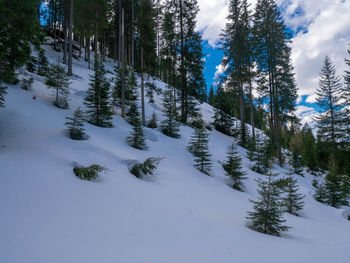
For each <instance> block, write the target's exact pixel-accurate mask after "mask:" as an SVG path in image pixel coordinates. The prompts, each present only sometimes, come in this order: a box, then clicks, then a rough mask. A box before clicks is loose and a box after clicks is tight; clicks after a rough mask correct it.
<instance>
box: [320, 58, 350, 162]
mask: <svg viewBox="0 0 350 263" xmlns="http://www.w3.org/2000/svg"><path fill="white" fill-rule="evenodd" d="M316 94H317V104H318V106H319V107H320V109H321V111H322V113H320V114H318V115H317V117H316V120H317V125H318V132H319V134H320V138H321V140H322V141H324V142H327V143H329V144H330V147H331V148H330V150H331V154H333V155H334V154H335V153H336V151H337V149H338V145H339V143H340V141H342V140H343V139H344V129H343V122H344V113H343V111H342V110H341V108H342V104H341V102H340V100H341V94H342V86H341V83H340V77H339V76H337V74H336V71H335V68H334V66H333V63H332V61H331V60H330V58H329V57H328V56H326V58H325V60H324V65H323V67H322V69H321V73H320V79H319V83H318V88H317V92H316Z"/></svg>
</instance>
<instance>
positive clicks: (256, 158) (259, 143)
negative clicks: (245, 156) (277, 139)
mask: <svg viewBox="0 0 350 263" xmlns="http://www.w3.org/2000/svg"><path fill="white" fill-rule="evenodd" d="M252 160H253V162H254V165H253V167H252V170H253V171H255V172H257V173H261V174H265V173H266V172H267V167H268V155H267V154H266V141H265V139H264V138H263V135H262V134H257V135H256V136H255V147H254V151H253V153H252Z"/></svg>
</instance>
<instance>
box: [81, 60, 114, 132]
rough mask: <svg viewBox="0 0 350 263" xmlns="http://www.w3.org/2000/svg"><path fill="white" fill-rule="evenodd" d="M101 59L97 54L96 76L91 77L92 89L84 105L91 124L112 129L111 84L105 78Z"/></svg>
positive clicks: (88, 92) (89, 90)
mask: <svg viewBox="0 0 350 263" xmlns="http://www.w3.org/2000/svg"><path fill="white" fill-rule="evenodd" d="M105 74H106V71H105V69H104V65H103V62H102V61H101V58H100V57H99V56H98V55H97V54H96V55H95V63H94V75H92V76H90V83H89V85H90V88H89V89H88V91H87V96H86V98H85V101H84V104H85V105H86V106H87V107H88V108H89V109H88V111H87V113H88V114H89V122H90V123H91V124H93V125H96V126H100V127H111V126H112V122H111V120H112V118H113V112H112V109H111V105H110V101H109V99H110V92H109V82H108V80H107V78H106V77H105Z"/></svg>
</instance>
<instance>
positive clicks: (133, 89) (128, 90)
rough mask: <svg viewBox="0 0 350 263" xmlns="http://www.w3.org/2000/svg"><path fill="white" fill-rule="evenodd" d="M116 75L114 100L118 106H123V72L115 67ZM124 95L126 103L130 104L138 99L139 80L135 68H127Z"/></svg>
mask: <svg viewBox="0 0 350 263" xmlns="http://www.w3.org/2000/svg"><path fill="white" fill-rule="evenodd" d="M114 72H115V73H116V77H115V78H114V86H113V90H112V102H113V105H114V106H116V107H121V105H122V72H121V70H120V69H119V68H118V67H116V68H115V69H114ZM124 81H125V85H124V92H125V94H124V96H125V105H126V106H130V105H131V104H132V103H133V102H134V101H136V100H137V95H138V94H137V82H136V76H135V71H134V70H133V69H128V68H125V76H124Z"/></svg>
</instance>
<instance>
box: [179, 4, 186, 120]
mask: <svg viewBox="0 0 350 263" xmlns="http://www.w3.org/2000/svg"><path fill="white" fill-rule="evenodd" d="M183 27H184V25H183V10H182V0H180V48H181V50H180V60H181V65H180V71H181V122H183V123H186V122H187V116H186V111H185V97H186V96H185V93H186V72H185V61H184V30H183Z"/></svg>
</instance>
